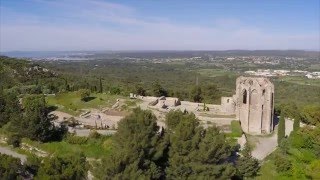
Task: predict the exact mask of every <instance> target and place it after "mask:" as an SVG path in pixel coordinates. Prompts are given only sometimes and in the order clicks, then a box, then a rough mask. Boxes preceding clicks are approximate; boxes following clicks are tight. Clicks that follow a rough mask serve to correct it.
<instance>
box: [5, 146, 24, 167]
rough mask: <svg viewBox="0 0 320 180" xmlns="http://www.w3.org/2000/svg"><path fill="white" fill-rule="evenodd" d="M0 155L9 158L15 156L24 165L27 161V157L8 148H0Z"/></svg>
mask: <svg viewBox="0 0 320 180" xmlns="http://www.w3.org/2000/svg"><path fill="white" fill-rule="evenodd" d="M0 153H1V154H6V155H9V156H13V157H15V158H19V159H20V160H21V163H22V164H24V163H25V162H26V161H27V156H26V155H23V154H19V153H17V152H15V151H13V150H11V149H10V148H8V147H3V146H0Z"/></svg>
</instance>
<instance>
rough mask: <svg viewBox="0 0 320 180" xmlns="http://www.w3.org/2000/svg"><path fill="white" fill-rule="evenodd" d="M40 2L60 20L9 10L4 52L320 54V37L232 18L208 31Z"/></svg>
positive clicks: (95, 7)
mask: <svg viewBox="0 0 320 180" xmlns="http://www.w3.org/2000/svg"><path fill="white" fill-rule="evenodd" d="M34 2H36V3H41V4H46V5H48V6H50V7H52V8H56V9H58V10H57V11H58V12H59V16H56V17H55V18H56V19H55V21H50V18H48V17H36V16H34V15H29V14H20V13H19V12H14V11H12V10H10V9H6V11H5V12H6V13H2V15H3V16H6V17H4V19H6V18H8V19H10V20H11V21H1V29H0V30H1V31H0V37H1V38H0V51H11V50H157V49H162V50H173V49H175V50H200V49H206V50H223V49H315V48H319V46H320V45H319V34H318V33H317V32H315V33H312V34H310V35H304V34H289V33H288V34H279V33H278V34H269V33H268V32H267V31H264V30H263V29H260V28H259V27H254V26H249V25H246V24H244V23H242V22H241V21H240V20H238V19H232V18H225V19H217V20H214V21H213V25H212V26H211V27H210V26H208V27H205V26H198V25H193V24H177V23H173V22H170V21H168V20H166V19H163V18H161V17H147V18H146V17H142V16H141V15H140V14H139V12H137V10H135V9H134V8H132V7H128V6H123V5H121V4H115V3H107V2H102V1H97V0H94V1H84V0H79V1H74V0H64V1H44V0H35V1H34ZM60 12H61V13H60ZM1 20H2V19H1ZM110 23H111V24H110ZM114 25H118V26H120V27H116V26H114Z"/></svg>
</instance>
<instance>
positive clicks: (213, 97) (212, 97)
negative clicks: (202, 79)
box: [202, 84, 221, 104]
mask: <svg viewBox="0 0 320 180" xmlns="http://www.w3.org/2000/svg"><path fill="white" fill-rule="evenodd" d="M202 89H203V99H204V100H205V102H207V103H210V104H212V103H213V102H214V101H217V100H220V97H221V92H220V90H219V89H218V87H217V86H216V85H214V84H209V85H205V86H203V88H202Z"/></svg>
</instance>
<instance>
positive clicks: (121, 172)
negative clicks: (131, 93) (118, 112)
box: [94, 108, 167, 179]
mask: <svg viewBox="0 0 320 180" xmlns="http://www.w3.org/2000/svg"><path fill="white" fill-rule="evenodd" d="M113 142H114V143H113V148H114V149H115V150H116V151H115V152H114V153H113V154H112V155H111V156H108V157H107V158H106V159H103V160H102V163H101V164H99V165H98V166H97V167H98V168H96V169H95V172H94V173H95V176H96V177H98V178H100V179H128V178H129V177H130V179H160V178H161V177H163V176H164V173H163V170H162V169H163V168H162V167H161V166H162V164H163V162H166V160H163V159H162V158H163V157H165V156H164V154H165V150H166V149H167V143H166V142H165V141H164V140H163V136H161V133H159V126H157V122H156V117H155V116H154V115H153V114H152V112H151V111H144V110H141V109H139V108H138V109H135V110H134V111H133V113H132V114H131V115H129V116H127V117H125V118H124V119H122V120H121V121H120V122H119V124H118V131H117V133H116V134H115V135H114V136H113Z"/></svg>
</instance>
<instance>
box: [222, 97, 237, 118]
mask: <svg viewBox="0 0 320 180" xmlns="http://www.w3.org/2000/svg"><path fill="white" fill-rule="evenodd" d="M235 104H236V102H235V101H234V99H233V97H221V112H222V113H224V114H228V115H229V114H235V108H236V107H235Z"/></svg>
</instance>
